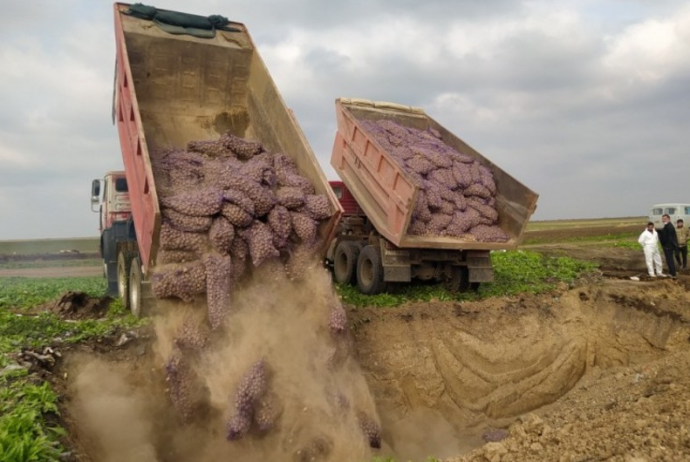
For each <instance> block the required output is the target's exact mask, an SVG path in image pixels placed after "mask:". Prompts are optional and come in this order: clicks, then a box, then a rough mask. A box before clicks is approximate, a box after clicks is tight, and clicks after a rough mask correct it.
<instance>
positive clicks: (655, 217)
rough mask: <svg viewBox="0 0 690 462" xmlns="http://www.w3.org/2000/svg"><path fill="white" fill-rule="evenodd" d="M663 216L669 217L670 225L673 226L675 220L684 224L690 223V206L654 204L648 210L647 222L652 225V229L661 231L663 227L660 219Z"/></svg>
mask: <svg viewBox="0 0 690 462" xmlns="http://www.w3.org/2000/svg"><path fill="white" fill-rule="evenodd" d="M663 215H668V216H670V217H671V223H673V224H674V225H675V223H676V221H677V220H679V219H680V220H683V222H685V223H686V226H687V224H688V223H690V204H683V203H678V202H676V203H666V204H656V205H653V206H652V208H651V209H650V210H649V221H651V222H652V223H654V227H655V228H657V229H661V228H663V227H664V224H663V222H662V221H661V217H662V216H663Z"/></svg>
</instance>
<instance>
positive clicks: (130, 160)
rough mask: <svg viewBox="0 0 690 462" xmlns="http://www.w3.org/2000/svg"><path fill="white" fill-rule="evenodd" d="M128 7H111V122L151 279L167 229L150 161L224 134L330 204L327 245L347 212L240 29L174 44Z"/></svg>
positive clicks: (323, 230)
mask: <svg viewBox="0 0 690 462" xmlns="http://www.w3.org/2000/svg"><path fill="white" fill-rule="evenodd" d="M129 6H130V5H128V4H125V3H116V4H115V5H114V9H115V34H116V44H117V63H116V66H117V69H116V86H115V103H114V111H115V113H114V116H115V118H116V120H117V125H118V131H119V135H120V144H121V148H122V159H123V162H124V165H125V172H126V175H127V182H128V184H129V190H130V196H131V201H132V215H133V219H134V225H135V229H136V233H137V241H138V245H139V251H140V254H141V256H142V263H143V265H144V268H145V270H146V269H148V268H149V267H150V266H154V265H155V262H156V255H157V251H158V244H159V243H158V234H159V231H160V225H161V217H160V210H159V206H158V196H157V193H156V184H155V178H154V177H153V173H152V170H151V158H150V152H152V151H153V150H155V149H158V148H165V147H169V146H174V147H180V148H183V147H185V146H186V144H187V143H188V142H189V141H193V140H205V139H217V138H218V137H219V136H220V135H221V134H223V133H225V132H226V131H227V130H230V131H231V132H232V133H233V134H234V135H236V136H240V137H243V138H251V139H255V140H258V141H260V142H261V143H263V145H264V147H265V148H266V150H268V151H269V152H283V153H285V154H287V155H288V156H290V157H291V158H292V159H293V160H294V161H295V162H296V163H297V166H298V168H299V170H300V172H301V173H302V174H303V175H304V176H305V177H307V178H308V179H309V180H310V181H311V182H312V184H313V185H314V187H315V188H316V192H317V193H318V194H324V195H326V196H327V197H328V198H329V201H330V203H331V207H332V209H333V210H334V211H335V213H334V215H333V216H332V217H331V218H330V220H329V221H328V222H326V223H323V224H322V225H321V227H320V229H319V234H320V236H321V237H322V238H323V242H325V243H327V242H329V241H330V239H331V238H332V236H333V235H334V233H335V229H336V226H337V223H338V221H339V219H340V215H341V213H342V207H341V206H340V203H339V202H338V200H337V199H336V197H335V195H334V193H333V191H332V189H331V188H330V186H329V184H328V181H327V180H326V176H325V175H324V173H323V171H322V170H321V168H320V166H319V164H318V162H317V160H316V156H315V155H314V153H313V151H312V150H311V147H310V146H309V144H308V142H307V140H306V138H305V136H304V134H303V132H302V130H301V129H300V127H299V125H298V124H297V121H296V120H295V119H294V117H293V115H292V113H291V111H290V110H289V109H288V108H287V106H286V105H285V103H284V101H283V99H282V97H281V96H280V93H279V92H278V89H277V87H276V85H275V83H274V82H273V79H272V78H271V75H270V74H269V72H268V69H267V68H266V66H265V64H264V62H263V61H262V59H261V57H260V56H259V52H258V50H257V49H256V46H255V45H254V42H253V41H252V39H251V37H250V35H249V32H248V31H247V29H246V28H245V27H244V25H242V24H238V23H233V24H232V26H233V27H235V28H239V29H241V32H226V31H220V30H219V31H216V36H215V37H214V38H211V39H208V38H197V37H192V36H188V35H172V34H168V33H166V32H164V31H163V30H161V29H159V28H158V27H157V26H155V25H154V23H153V22H151V21H146V20H141V19H137V18H135V17H132V16H128V15H126V14H124V12H125V11H127V9H128V8H129ZM323 250H324V251H325V248H324V249H323Z"/></svg>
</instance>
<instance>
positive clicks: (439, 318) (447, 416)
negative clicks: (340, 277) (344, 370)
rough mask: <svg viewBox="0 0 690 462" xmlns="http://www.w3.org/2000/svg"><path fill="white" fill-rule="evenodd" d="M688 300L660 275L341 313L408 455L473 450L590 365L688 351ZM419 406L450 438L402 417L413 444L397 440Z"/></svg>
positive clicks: (394, 449)
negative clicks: (432, 435) (434, 436)
mask: <svg viewBox="0 0 690 462" xmlns="http://www.w3.org/2000/svg"><path fill="white" fill-rule="evenodd" d="M688 302H690V295H689V294H688V293H687V292H686V291H685V290H684V289H683V287H681V286H680V285H678V284H676V283H674V282H672V281H670V280H669V281H657V282H655V283H642V284H641V283H639V282H632V281H624V280H608V281H603V282H601V283H600V284H598V285H591V286H587V287H581V288H576V289H573V290H565V288H562V289H561V290H560V291H556V292H553V293H550V294H544V295H540V296H528V295H524V296H521V297H514V298H499V299H492V300H487V301H482V302H466V303H441V302H431V303H425V304H409V305H407V306H405V307H402V308H396V309H386V310H381V309H365V310H358V311H356V312H353V313H351V314H352V317H353V322H354V324H355V325H357V326H358V328H357V330H356V334H355V336H356V347H357V356H358V359H359V361H360V364H362V367H363V369H364V370H365V373H366V374H367V380H368V382H369V384H370V387H371V389H372V391H373V393H374V395H375V397H376V401H377V406H378V409H379V413H380V414H381V418H382V421H383V424H384V429H388V431H384V441H386V442H387V443H388V445H389V446H388V452H390V453H391V454H395V455H397V456H398V457H399V458H402V459H405V460H406V459H408V458H412V459H423V458H424V457H426V456H428V455H434V456H436V457H448V456H451V455H453V452H452V451H456V452H455V453H456V454H457V453H458V452H463V451H465V450H467V449H468V448H469V447H471V446H478V445H480V444H482V443H483V441H482V439H481V435H482V434H485V433H486V431H487V430H490V429H492V428H500V427H505V426H507V425H508V424H510V423H512V422H513V421H514V420H515V418H516V417H517V416H520V415H522V414H524V413H526V412H529V411H532V410H535V409H538V408H541V407H543V406H545V405H548V404H551V403H554V402H555V401H557V400H559V398H561V397H563V396H564V395H566V394H567V393H568V392H569V391H570V390H572V389H573V388H574V387H575V386H576V385H577V384H578V382H579V381H580V380H581V379H582V378H583V377H585V376H586V375H587V374H588V373H589V372H591V371H592V370H595V369H598V370H607V369H610V368H614V367H620V366H630V365H633V364H642V363H644V362H648V361H654V360H657V359H659V358H661V357H663V356H665V355H667V354H668V353H669V351H674V350H677V349H683V348H687V338H688V334H689V333H690V329H689V328H688V324H687V320H688V319H690V311H688V308H687V307H688V306H689V305H688ZM420 410H428V411H429V412H433V413H435V414H436V415H437V416H440V418H442V420H443V421H444V422H446V423H447V424H448V425H449V426H450V427H452V428H453V429H454V432H453V435H454V438H451V439H450V440H447V441H445V442H438V441H436V442H435V443H434V444H433V445H432V444H428V432H427V428H426V427H427V426H425V425H424V423H422V424H421V425H414V423H412V425H413V426H415V427H416V428H417V429H418V431H417V433H416V438H415V440H416V441H414V443H411V442H410V439H409V437H406V438H401V433H396V429H397V428H398V427H399V426H400V422H407V423H406V424H405V425H409V424H410V419H411V417H410V416H411V415H414V413H418V412H419V411H420ZM412 422H414V418H412ZM403 434H404V433H403ZM547 459H548V458H547ZM478 460H479V459H478ZM511 460H512V459H511ZM516 460H520V459H516Z"/></svg>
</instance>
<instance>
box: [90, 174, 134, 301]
mask: <svg viewBox="0 0 690 462" xmlns="http://www.w3.org/2000/svg"><path fill="white" fill-rule="evenodd" d="M91 210H92V211H93V212H97V213H98V214H99V216H100V218H99V226H98V231H99V232H100V235H101V240H100V246H99V248H100V253H101V257H102V258H103V271H104V274H105V277H106V279H107V282H108V291H107V293H108V295H110V296H117V295H118V294H119V290H118V278H117V249H118V246H119V245H122V243H130V244H129V245H133V243H136V235H135V233H134V225H133V222H132V209H131V202H130V196H129V188H128V185H127V178H126V177H125V172H123V171H112V172H107V173H106V174H105V176H104V177H103V179H101V180H99V179H96V180H93V181H92V183H91Z"/></svg>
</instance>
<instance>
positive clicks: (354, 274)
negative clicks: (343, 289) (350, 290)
mask: <svg viewBox="0 0 690 462" xmlns="http://www.w3.org/2000/svg"><path fill="white" fill-rule="evenodd" d="M333 275H334V277H335V280H336V281H337V282H339V283H341V284H355V283H356V284H357V287H358V288H359V290H360V292H362V293H363V294H366V295H374V294H378V293H381V292H383V291H384V290H385V283H384V282H383V265H382V264H381V253H380V251H379V249H378V248H377V247H374V246H373V245H363V244H362V243H361V242H357V241H341V242H340V243H338V245H337V246H336V248H335V252H334V254H333Z"/></svg>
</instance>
